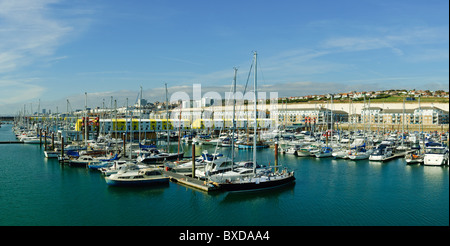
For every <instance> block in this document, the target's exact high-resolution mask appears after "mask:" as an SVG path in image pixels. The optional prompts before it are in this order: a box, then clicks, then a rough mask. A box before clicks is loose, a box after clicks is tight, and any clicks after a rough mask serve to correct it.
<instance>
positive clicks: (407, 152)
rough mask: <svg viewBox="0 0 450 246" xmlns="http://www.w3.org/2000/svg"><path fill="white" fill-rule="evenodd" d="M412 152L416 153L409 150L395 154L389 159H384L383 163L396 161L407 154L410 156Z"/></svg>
mask: <svg viewBox="0 0 450 246" xmlns="http://www.w3.org/2000/svg"><path fill="white" fill-rule="evenodd" d="M411 152H414V150H408V151H402V152H399V153H395V154H393V155H392V156H389V157H388V158H386V159H384V160H383V161H390V160H392V159H395V158H400V157H404V156H405V155H406V154H409V153H411Z"/></svg>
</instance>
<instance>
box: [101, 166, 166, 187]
mask: <svg viewBox="0 0 450 246" xmlns="http://www.w3.org/2000/svg"><path fill="white" fill-rule="evenodd" d="M105 180H106V183H107V184H108V185H111V186H141V185H155V184H167V183H169V177H167V176H166V175H164V174H163V173H162V171H161V169H159V168H145V169H138V170H133V171H126V172H118V173H116V174H111V175H109V176H107V177H105Z"/></svg>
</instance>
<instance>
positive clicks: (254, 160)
mask: <svg viewBox="0 0 450 246" xmlns="http://www.w3.org/2000/svg"><path fill="white" fill-rule="evenodd" d="M254 59H255V79H254V83H253V84H254V87H255V101H253V112H254V117H255V118H254V120H253V123H254V126H253V129H254V132H253V174H256V131H257V128H258V121H257V119H256V118H257V115H256V113H257V111H256V101H257V100H258V92H257V84H256V81H257V72H256V67H257V65H258V64H257V54H256V51H255V53H254Z"/></svg>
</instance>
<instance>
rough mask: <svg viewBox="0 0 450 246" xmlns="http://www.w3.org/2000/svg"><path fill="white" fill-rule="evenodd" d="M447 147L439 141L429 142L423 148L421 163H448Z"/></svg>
mask: <svg viewBox="0 0 450 246" xmlns="http://www.w3.org/2000/svg"><path fill="white" fill-rule="evenodd" d="M448 158H449V157H448V148H447V147H445V146H443V145H441V144H439V143H429V144H428V146H427V147H426V148H425V156H424V158H423V164H424V165H426V166H442V165H445V164H448Z"/></svg>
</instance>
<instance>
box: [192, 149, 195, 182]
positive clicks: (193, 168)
mask: <svg viewBox="0 0 450 246" xmlns="http://www.w3.org/2000/svg"><path fill="white" fill-rule="evenodd" d="M192 178H195V144H194V143H192Z"/></svg>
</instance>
